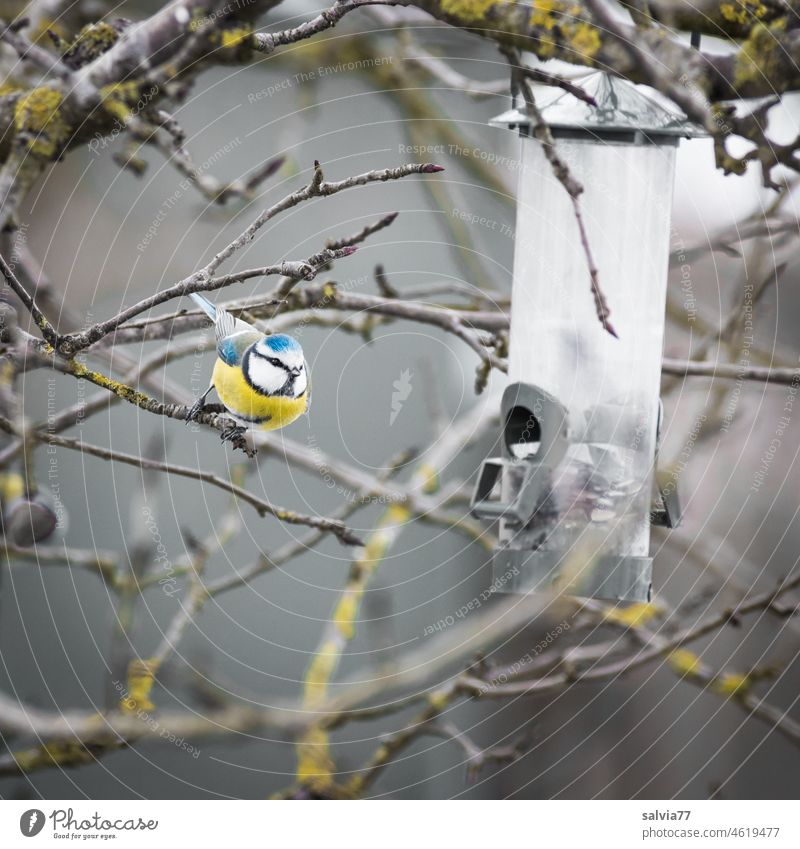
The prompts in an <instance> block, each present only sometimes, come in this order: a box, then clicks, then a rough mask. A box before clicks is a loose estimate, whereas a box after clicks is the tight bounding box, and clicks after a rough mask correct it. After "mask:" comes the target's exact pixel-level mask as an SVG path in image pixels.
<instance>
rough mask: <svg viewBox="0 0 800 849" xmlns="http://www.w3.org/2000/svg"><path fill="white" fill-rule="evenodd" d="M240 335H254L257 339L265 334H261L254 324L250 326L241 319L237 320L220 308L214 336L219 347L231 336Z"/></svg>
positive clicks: (215, 321) (215, 320)
mask: <svg viewBox="0 0 800 849" xmlns="http://www.w3.org/2000/svg"><path fill="white" fill-rule="evenodd" d="M240 333H251V334H253V333H254V334H255V335H256V337H259V336H263V335H264V334H263V333H259V332H258V331H257V330H256V329H255V328H254V327H253V325H252V324H248V323H247V322H246V321H242V320H241V319H240V318H235V317H234V316H232V315H231V314H230V313H229V312H228V311H227V310H223V309H220V308H219V307H218V308H217V315H216V318H215V319H214V336H215V338H216V340H217V345H220V344H221V343H222V342H223V341H224V340H225V339H227V338H228V337H229V336H234V335H238V334H240Z"/></svg>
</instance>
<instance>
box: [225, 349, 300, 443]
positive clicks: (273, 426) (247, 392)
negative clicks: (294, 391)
mask: <svg viewBox="0 0 800 849" xmlns="http://www.w3.org/2000/svg"><path fill="white" fill-rule="evenodd" d="M212 382H213V384H214V388H215V389H216V390H217V395H219V399H220V401H222V403H223V404H224V406H225V408H226V409H227V410H228V411H229V412H230V413H231V414H232V415H233V416H235V417H236V418H238V419H239V420H241V422H242V424H246V425H249V426H250V427H252V428H256V429H258V430H277V429H278V428H281V427H286V425H288V424H291V423H292V422H293V421H294V420H295V419H296V418H298V417H299V416H302V415H303V413H305V412H306V410H307V409H308V391H306V392H304V393H303V394H302V395H301V396H300V397H299V398H287V397H285V396H282V395H274V396H269V395H262V394H261V393H259V392H256V391H255V389H253V388H252V386H250V385H249V384H248V382H247V381H246V380H245V379H244V374H243V373H242V370H241V368H239V367H238V366H229V365H227V364H226V363H224V362H223V361H222V360H219V359H218V360H217V362H216V365H215V366H214V374H213V376H212Z"/></svg>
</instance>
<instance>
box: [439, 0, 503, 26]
mask: <svg viewBox="0 0 800 849" xmlns="http://www.w3.org/2000/svg"><path fill="white" fill-rule="evenodd" d="M501 5H503V6H505V5H507V0H501V2H498V0H442V11H443V12H444V13H445V14H446V15H452V16H453V17H454V18H458V20H459V21H463V23H464V25H466V26H473V25H476V24H483V23H486V20H487V15H488V12H489V10H490V9H491V8H492V7H493V6H501Z"/></svg>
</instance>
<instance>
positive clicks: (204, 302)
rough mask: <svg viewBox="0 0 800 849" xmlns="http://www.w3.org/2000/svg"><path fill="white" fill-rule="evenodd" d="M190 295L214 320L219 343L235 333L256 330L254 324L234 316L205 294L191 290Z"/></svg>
mask: <svg viewBox="0 0 800 849" xmlns="http://www.w3.org/2000/svg"><path fill="white" fill-rule="evenodd" d="M189 297H190V298H191V299H192V300H193V301H194V302H195V303H196V304H197V305H198V306H199V307H200V309H201V310H203V312H204V313H205V314H206V315H207V316H208V317H209V318H210V319H211V320H212V321H213V322H214V336H215V337H216V340H217V345H219V344H220V343H221V342H222V340H223V339H225V338H226V337H228V336H233V335H234V333H244V332H245V331H252V330H254V328H253V325H252V324H248V323H247V322H246V321H242V320H241V319H239V318H234V317H233V316H232V315H231V314H230V313H229V312H228V311H227V310H224V309H222V307H216V306H214V304H212V303H211V301H209V300H208V298H207V297H206V296H205V295H201V294H200V293H199V292H190V293H189Z"/></svg>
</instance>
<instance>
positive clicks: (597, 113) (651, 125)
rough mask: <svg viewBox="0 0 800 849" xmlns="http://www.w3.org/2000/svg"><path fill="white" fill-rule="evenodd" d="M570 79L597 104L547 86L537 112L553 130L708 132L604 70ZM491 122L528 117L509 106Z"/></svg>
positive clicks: (523, 122)
mask: <svg viewBox="0 0 800 849" xmlns="http://www.w3.org/2000/svg"><path fill="white" fill-rule="evenodd" d="M574 82H575V85H578V86H580V87H581V88H582V89H583V90H584V91H585V92H586V93H587V94H589V95H591V96H592V97H593V98H594V100H595V101H596V103H597V106H590V105H589V104H588V103H585V102H584V101H582V100H579V99H578V98H577V97H575V95H573V94H570V93H569V92H565V91H561V89H555V88H552V89H550V96H549V97H548V96H546V95H545V96H541V97H540V99H541V105H540V107H539V111H540V112H541V113H542V117H543V118H544V119H545V121H546V122H547V123H548V124H549V126H550V128H551V129H552V130H554V131H556V133H557V134H558V131H565V132H566V133H567V134H569V135H573V134H576V133H577V134H580V135H582V134H584V133H585V134H587V135H589V136H594V137H609V136H615V135H618V136H621V137H624V136H626V135H630V134H634V135H635V134H641V135H642V136H646V137H649V138H654V137H655V138H658V137H660V136H666V137H671V138H673V139H674V140H675V142H676V141H677V139H678V138H697V137H702V136H706V135H708V134H707V133H706V131H705V130H704V129H703V128H702V127H699V126H698V125H697V124H694V123H693V122H691V121H689V120H688V118H687V117H686V116H685V115H684V114H683V113H682V112H679V111H677V110H674V109H671V108H668V107H667V106H666V105H665V104H664V103H663V102H661V101H660V100H656V98H655V97H653V96H652V95H650V94H647V93H645V92H644V91H642V90H641V89H640V87H639V86H637V85H634V84H633V83H630V82H628V81H627V80H623V79H621V78H619V77H614V76H611V75H610V74H608V73H606V72H605V71H594V72H592V73H590V74H587V75H586V76H585V77H581V78H577V79H575V80H574ZM489 123H490V124H491V125H492V126H496V127H519V128H520V129H526V128H528V127H530V126H531V125H532V121H531V116H530V115H528V113H527V111H526V110H525V109H524V108H523V109H511V110H509V111H508V112H504V113H503V114H502V115H498V116H497V117H496V118H493V119H492V120H491V121H490V122H489ZM675 142H673V143H675Z"/></svg>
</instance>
